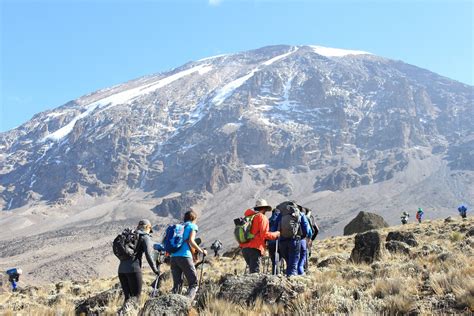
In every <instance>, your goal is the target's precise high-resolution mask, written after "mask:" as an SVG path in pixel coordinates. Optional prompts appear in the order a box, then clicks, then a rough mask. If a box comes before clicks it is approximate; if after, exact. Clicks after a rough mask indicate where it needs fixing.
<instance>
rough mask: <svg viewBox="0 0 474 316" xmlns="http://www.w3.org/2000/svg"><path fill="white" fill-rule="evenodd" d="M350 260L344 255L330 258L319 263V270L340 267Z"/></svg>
mask: <svg viewBox="0 0 474 316" xmlns="http://www.w3.org/2000/svg"><path fill="white" fill-rule="evenodd" d="M348 259H349V258H348V257H345V256H342V255H335V256H330V257H327V258H325V259H324V260H322V261H321V262H320V263H318V268H325V267H328V266H330V265H335V264H336V265H339V264H342V263H344V262H346V261H347V260H348Z"/></svg>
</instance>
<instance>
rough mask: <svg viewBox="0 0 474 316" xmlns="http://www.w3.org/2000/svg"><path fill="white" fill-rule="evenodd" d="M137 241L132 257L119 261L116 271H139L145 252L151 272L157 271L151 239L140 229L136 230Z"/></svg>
mask: <svg viewBox="0 0 474 316" xmlns="http://www.w3.org/2000/svg"><path fill="white" fill-rule="evenodd" d="M138 235H139V241H138V244H137V250H136V252H135V257H134V258H133V259H128V260H123V261H120V265H119V268H118V273H134V272H140V271H141V268H142V257H143V253H145V257H146V261H147V262H148V264H149V265H150V268H151V269H152V270H153V272H155V273H158V272H159V271H158V268H157V267H156V263H155V261H154V260H153V251H154V250H153V241H152V240H151V236H150V235H149V234H147V233H145V232H143V231H141V230H139V231H138Z"/></svg>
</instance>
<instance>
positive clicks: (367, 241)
mask: <svg viewBox="0 0 474 316" xmlns="http://www.w3.org/2000/svg"><path fill="white" fill-rule="evenodd" d="M381 256H382V253H381V237H380V234H379V233H378V232H376V231H368V232H365V233H361V234H357V235H356V236H355V241H354V248H353V249H352V252H351V257H350V259H351V260H352V261H353V262H355V263H368V264H370V263H373V262H374V261H377V260H380V258H381Z"/></svg>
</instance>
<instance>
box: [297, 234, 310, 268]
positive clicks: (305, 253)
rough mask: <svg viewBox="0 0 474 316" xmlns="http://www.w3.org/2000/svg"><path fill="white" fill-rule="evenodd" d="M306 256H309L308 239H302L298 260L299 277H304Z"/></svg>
mask: <svg viewBox="0 0 474 316" xmlns="http://www.w3.org/2000/svg"><path fill="white" fill-rule="evenodd" d="M306 256H308V246H307V242H306V239H302V240H301V243H300V259H299V260H298V275H304V270H305V269H304V267H305V265H306Z"/></svg>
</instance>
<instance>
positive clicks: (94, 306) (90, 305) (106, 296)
mask: <svg viewBox="0 0 474 316" xmlns="http://www.w3.org/2000/svg"><path fill="white" fill-rule="evenodd" d="M121 295H122V290H120V289H112V290H108V291H104V292H102V293H99V294H97V295H95V296H92V297H90V298H88V299H86V300H84V301H82V302H80V303H79V304H77V305H76V309H75V312H76V314H77V315H80V314H82V313H83V314H85V315H88V316H92V315H97V316H99V315H102V314H104V313H105V311H106V310H107V306H109V305H110V304H111V303H112V302H114V301H115V300H117V299H118V298H119V296H121Z"/></svg>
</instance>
